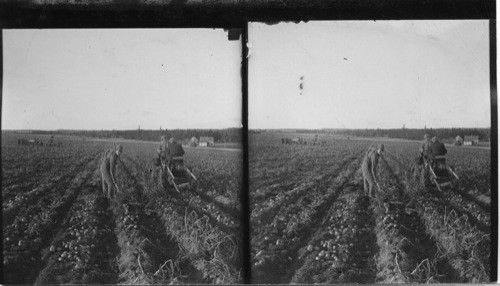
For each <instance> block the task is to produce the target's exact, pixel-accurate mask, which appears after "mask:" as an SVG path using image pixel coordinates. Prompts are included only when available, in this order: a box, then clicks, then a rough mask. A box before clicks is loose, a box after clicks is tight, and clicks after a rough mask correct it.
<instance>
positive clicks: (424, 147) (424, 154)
mask: <svg viewBox="0 0 500 286" xmlns="http://www.w3.org/2000/svg"><path fill="white" fill-rule="evenodd" d="M430 149H431V140H430V139H429V134H425V135H424V141H422V144H421V145H420V162H421V163H423V161H424V160H425V159H427V158H428V157H429V154H430Z"/></svg>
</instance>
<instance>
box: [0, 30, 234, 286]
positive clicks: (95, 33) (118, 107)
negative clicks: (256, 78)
mask: <svg viewBox="0 0 500 286" xmlns="http://www.w3.org/2000/svg"><path fill="white" fill-rule="evenodd" d="M2 49H3V87H2V93H3V96H2V138H1V147H2V155H1V164H2V201H3V209H2V214H3V269H4V270H3V281H2V283H6V284H63V283H64V284H67V283H71V284H118V283H119V284H185V283H189V284H200V283H209V284H238V283H243V281H244V277H242V273H243V270H242V265H243V242H244V238H243V231H242V223H241V222H242V219H241V217H242V214H241V212H242V206H241V204H240V198H241V193H242V191H243V189H244V188H243V148H242V138H243V134H242V132H243V125H242V103H243V100H242V98H243V97H242V79H241V67H242V60H243V59H242V36H241V30H239V29H229V30H224V29H201V28H200V29H194V28H193V29H33V30H3V31H2Z"/></svg>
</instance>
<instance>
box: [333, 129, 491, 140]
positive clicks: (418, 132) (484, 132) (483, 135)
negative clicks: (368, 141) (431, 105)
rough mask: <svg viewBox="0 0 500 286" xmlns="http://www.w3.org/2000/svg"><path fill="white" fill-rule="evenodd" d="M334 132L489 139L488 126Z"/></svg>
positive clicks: (338, 131) (382, 135)
mask: <svg viewBox="0 0 500 286" xmlns="http://www.w3.org/2000/svg"><path fill="white" fill-rule="evenodd" d="M335 133H336V134H342V135H346V136H353V137H389V138H400V139H409V140H420V139H423V137H424V134H429V136H431V137H433V136H438V137H439V138H442V139H447V138H455V137H457V136H460V137H462V138H464V137H465V136H466V135H477V136H479V140H480V141H490V136H491V129H490V128H436V129H433V128H425V129H407V128H400V129H338V130H335Z"/></svg>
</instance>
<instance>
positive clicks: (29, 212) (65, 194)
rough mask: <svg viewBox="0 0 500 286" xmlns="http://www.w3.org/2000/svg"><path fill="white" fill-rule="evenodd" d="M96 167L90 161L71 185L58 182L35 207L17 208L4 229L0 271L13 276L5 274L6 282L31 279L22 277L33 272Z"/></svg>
mask: <svg viewBox="0 0 500 286" xmlns="http://www.w3.org/2000/svg"><path fill="white" fill-rule="evenodd" d="M96 165H97V159H94V160H93V161H91V162H90V163H89V164H88V165H87V166H86V169H85V171H83V172H81V173H79V174H78V175H77V176H76V177H75V178H74V179H73V180H72V181H71V182H61V184H60V185H57V187H56V188H55V189H54V190H51V191H50V192H48V193H46V195H45V196H43V197H42V198H41V199H40V200H39V201H37V203H36V204H31V205H28V206H23V207H21V209H20V211H19V212H18V214H17V216H16V217H15V218H14V220H13V222H12V223H11V224H7V225H4V232H3V233H4V267H5V269H10V271H6V272H5V273H12V275H15V277H10V276H9V274H7V275H6V276H7V277H6V280H7V281H12V282H17V283H20V282H23V281H24V280H23V279H33V277H26V275H28V274H31V273H32V272H33V271H32V269H31V268H32V267H33V265H38V264H39V261H40V257H39V256H38V255H37V254H38V253H40V251H41V250H42V249H43V248H44V247H45V246H46V245H47V244H48V243H49V241H50V238H51V234H52V233H53V232H54V229H56V230H57V229H58V227H59V226H60V223H61V222H62V219H63V218H64V214H66V213H67V211H68V210H69V208H70V207H71V205H72V203H73V202H74V200H75V199H76V197H77V196H78V194H79V192H80V190H81V187H82V185H83V183H84V182H85V181H86V180H87V179H88V178H89V177H90V176H91V172H90V171H89V169H95V168H96ZM13 269H16V271H14V270H13ZM23 273H24V274H23ZM27 281H29V280H27Z"/></svg>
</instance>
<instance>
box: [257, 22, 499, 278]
mask: <svg viewBox="0 0 500 286" xmlns="http://www.w3.org/2000/svg"><path fill="white" fill-rule="evenodd" d="M489 28H490V23H489V21H480V20H467V21H464V20H456V21H455V20H453V21H441V20H436V21H335V22H308V23H299V24H295V23H279V24H275V25H269V24H265V23H249V28H248V30H249V32H248V38H249V40H248V47H249V55H248V130H249V136H248V138H249V143H248V146H249V147H248V148H249V182H250V184H249V203H250V235H251V267H252V268H251V273H252V283H264V284H275V283H279V284H289V283H298V284H315V283H325V284H326V283H328V284H331V283H368V284H373V283H384V284H385V283H485V282H489V281H490V279H491V275H490V274H491V271H496V269H491V260H492V259H491V258H492V257H493V258H494V257H496V256H495V254H494V253H493V254H492V253H491V249H492V248H491V247H492V243H493V244H495V243H496V241H493V242H492V241H491V234H492V230H491V229H492V228H491V216H492V203H491V185H492V184H491V176H492V172H491V158H492V157H491V156H492V155H491V149H490V147H491V146H490V139H491V138H490V137H491V124H492V123H491V118H492V115H491V106H492V102H493V101H492V96H491V90H490V31H489ZM493 205H495V203H493ZM491 255H493V256H491Z"/></svg>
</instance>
